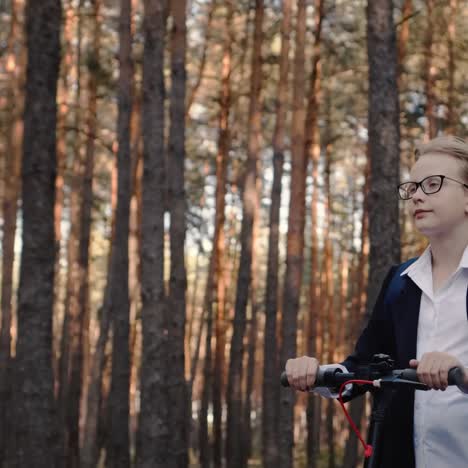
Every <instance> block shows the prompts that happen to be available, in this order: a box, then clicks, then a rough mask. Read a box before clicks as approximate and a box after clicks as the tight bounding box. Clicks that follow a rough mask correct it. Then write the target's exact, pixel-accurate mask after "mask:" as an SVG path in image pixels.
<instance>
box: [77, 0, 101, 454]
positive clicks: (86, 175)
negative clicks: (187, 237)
mask: <svg viewBox="0 0 468 468" xmlns="http://www.w3.org/2000/svg"><path fill="white" fill-rule="evenodd" d="M101 21H102V18H101V0H93V32H92V45H91V52H90V58H89V59H88V71H89V77H88V108H87V117H86V128H87V134H88V136H87V140H86V150H85V151H86V153H85V161H84V167H83V187H82V205H81V213H80V218H81V219H80V247H79V256H78V261H79V264H80V271H81V276H82V287H81V289H80V292H79V303H80V305H81V327H82V351H81V353H82V370H81V374H82V379H81V387H82V390H81V402H80V418H79V427H80V428H81V427H82V422H83V420H84V415H85V414H86V402H87V394H88V376H89V364H90V356H89V349H90V346H89V344H90V343H89V323H90V302H89V301H90V298H89V247H90V236H91V224H92V219H91V212H92V208H93V173H94V158H95V146H96V135H97V132H98V123H97V92H98V83H97V73H98V71H99V70H98V67H99V63H100V46H101V44H100V43H101ZM79 442H80V446H81V438H80V439H79Z"/></svg>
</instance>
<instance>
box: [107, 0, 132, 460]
mask: <svg viewBox="0 0 468 468" xmlns="http://www.w3.org/2000/svg"><path fill="white" fill-rule="evenodd" d="M131 17H132V4H131V0H121V2H120V21H119V42H120V43H119V47H120V48H119V62H120V75H119V83H118V122H117V138H118V152H117V171H118V181H117V208H116V216H115V237H114V245H113V246H112V261H111V266H110V268H111V271H112V276H111V279H112V281H111V283H110V295H111V297H110V314H111V320H112V331H113V333H112V337H113V341H112V383H111V390H110V395H109V415H110V416H109V422H110V429H109V440H108V445H107V449H108V451H107V463H108V464H109V465H110V466H112V467H116V468H128V467H129V466H130V450H129V449H130V447H129V396H130V395H129V391H130V388H129V387H130V349H129V348H130V340H129V334H130V324H129V319H130V299H129V290H128V237H129V226H130V198H131V187H130V185H131V169H132V164H131V152H130V140H131V137H130V128H131V116H132V105H133V61H132V32H131Z"/></svg>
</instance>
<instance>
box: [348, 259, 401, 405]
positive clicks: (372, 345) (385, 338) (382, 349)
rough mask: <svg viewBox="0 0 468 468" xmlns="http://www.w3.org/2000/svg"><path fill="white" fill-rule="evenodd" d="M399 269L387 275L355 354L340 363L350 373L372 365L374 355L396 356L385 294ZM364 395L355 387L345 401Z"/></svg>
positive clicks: (357, 343) (390, 271)
mask: <svg viewBox="0 0 468 468" xmlns="http://www.w3.org/2000/svg"><path fill="white" fill-rule="evenodd" d="M397 268H398V267H397V266H393V267H392V268H391V269H390V270H389V272H388V273H387V276H386V277H385V279H384V281H383V283H382V287H381V289H380V292H379V295H378V297H377V301H376V303H375V305H374V308H373V310H372V314H371V316H370V319H369V321H368V323H367V324H366V326H365V328H364V329H363V331H362V332H361V335H360V336H359V338H358V340H357V342H356V345H355V348H354V351H353V353H352V354H350V355H349V356H348V357H347V358H346V359H345V360H344V361H343V362H341V363H340V364H342V365H343V366H345V367H346V369H347V370H348V371H349V372H354V371H355V370H356V369H357V367H358V366H362V365H365V364H368V363H370V361H371V360H372V356H373V355H374V354H378V353H383V354H388V355H390V356H393V357H394V356H395V338H394V331H393V323H392V319H391V314H390V311H389V310H387V307H385V294H386V292H387V289H388V286H389V283H390V281H391V279H392V278H393V275H394V274H395V272H396V270H397ZM363 393H365V392H364V391H363V390H362V388H361V387H359V386H356V385H353V390H352V392H350V393H349V394H348V396H347V397H346V398H344V400H345V401H349V400H351V399H353V398H355V397H356V396H359V395H361V394H363Z"/></svg>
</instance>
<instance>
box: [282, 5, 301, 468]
mask: <svg viewBox="0 0 468 468" xmlns="http://www.w3.org/2000/svg"><path fill="white" fill-rule="evenodd" d="M305 39H306V2H305V0H298V1H297V20H296V50H295V57H294V83H293V104H292V107H293V114H292V123H291V195H290V201H289V220H288V236H287V248H286V274H285V279H284V291H283V294H284V296H283V307H282V312H283V315H282V321H281V338H282V340H281V341H282V346H281V354H280V356H281V358H280V368H281V369H284V366H285V363H286V360H287V359H289V358H293V357H295V355H296V334H297V314H298V311H299V302H300V294H301V285H302V273H303V261H304V226H305V177H306V168H307V161H306V158H305V147H304V143H305V126H304V121H305V117H306V112H305V111H306V109H305V106H304V98H305V92H304V88H305V79H304V75H305V67H304V58H305V53H304V50H305ZM294 403H295V394H294V392H291V391H290V390H289V389H285V388H282V389H281V391H280V412H279V417H280V419H279V433H280V439H279V449H280V454H279V460H280V463H279V464H280V466H282V467H284V468H290V467H292V464H293V446H294Z"/></svg>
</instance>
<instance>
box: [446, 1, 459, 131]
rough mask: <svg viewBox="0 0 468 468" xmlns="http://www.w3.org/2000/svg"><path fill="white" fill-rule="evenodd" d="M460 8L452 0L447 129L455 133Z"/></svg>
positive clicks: (449, 19)
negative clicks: (457, 29)
mask: <svg viewBox="0 0 468 468" xmlns="http://www.w3.org/2000/svg"><path fill="white" fill-rule="evenodd" d="M457 10H458V0H450V14H449V15H448V22H449V24H448V39H447V42H448V44H447V46H448V99H447V130H448V131H449V132H450V133H452V134H453V133H454V132H455V129H456V128H457V125H456V122H457V118H456V116H457V110H456V104H455V95H456V92H455V71H456V69H457V66H456V57H455V47H456V46H455V44H456V43H455V41H456V19H457Z"/></svg>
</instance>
